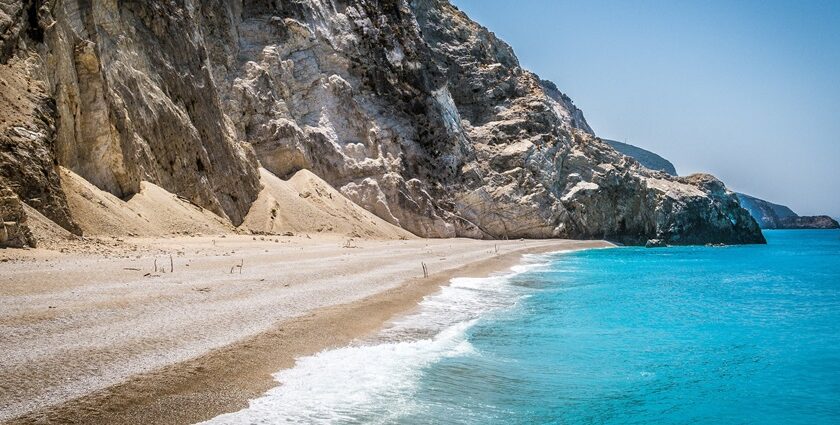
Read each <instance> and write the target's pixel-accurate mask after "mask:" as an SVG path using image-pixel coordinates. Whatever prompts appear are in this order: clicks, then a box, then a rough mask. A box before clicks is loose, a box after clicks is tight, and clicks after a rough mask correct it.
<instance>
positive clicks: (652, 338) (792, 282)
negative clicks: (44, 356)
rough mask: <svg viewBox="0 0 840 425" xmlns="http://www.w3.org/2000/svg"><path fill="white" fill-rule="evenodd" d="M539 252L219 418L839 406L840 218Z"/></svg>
mask: <svg viewBox="0 0 840 425" xmlns="http://www.w3.org/2000/svg"><path fill="white" fill-rule="evenodd" d="M765 235H766V237H767V240H768V244H767V245H746V246H726V247H702V246H693V247H669V248H658V249H645V248H639V247H620V248H613V249H590V250H583V251H575V252H559V253H552V254H545V255H528V256H525V257H524V258H523V262H522V264H520V265H518V266H516V267H514V268H513V269H512V270H511V271H510V272H507V273H504V274H498V275H494V276H491V277H487V278H458V279H454V280H453V281H452V282H451V284H450V285H449V286H446V287H443V288H442V289H441V291H440V292H438V293H436V294H434V295H431V296H429V297H427V298H426V299H425V300H424V301H423V302H422V303H421V304H420V306H419V308H418V310H417V311H416V312H415V313H412V314H410V315H408V316H406V317H403V318H401V319H399V320H398V321H395V322H393V323H392V324H390V325H389V326H388V327H387V328H385V329H384V330H383V331H381V332H380V333H379V334H377V335H376V336H374V337H370V338H367V339H365V340H362V341H358V342H356V343H354V344H353V345H351V346H349V347H344V348H339V349H335V350H327V351H323V352H321V353H319V354H317V355H314V356H310V357H304V358H301V359H299V360H298V361H297V364H296V365H295V367H293V368H291V369H288V370H283V371H280V372H278V373H277V374H276V375H275V378H276V380H277V381H278V386H277V387H276V388H274V389H272V390H271V391H269V392H268V393H267V394H265V395H264V396H262V397H260V398H258V399H255V400H252V401H251V402H250V406H249V408H247V409H244V410H242V411H239V412H235V413H230V414H226V415H222V416H219V417H217V418H215V419H213V420H210V421H208V422H206V423H208V424H246V423H247V424H252V423H280V422H284V423H285V422H288V423H463V424H487V423H499V424H502V423H568V424H583V423H615V424H628V423H744V424H748V423H757V424H758V423H760V424H783V423H784V424H790V423H802V424H829V423H837V422H838V421H840V405H838V403H837V400H838V399H840V336H838V333H837V332H836V326H837V323H840V231H836V230H791V231H784V230H777V231H765Z"/></svg>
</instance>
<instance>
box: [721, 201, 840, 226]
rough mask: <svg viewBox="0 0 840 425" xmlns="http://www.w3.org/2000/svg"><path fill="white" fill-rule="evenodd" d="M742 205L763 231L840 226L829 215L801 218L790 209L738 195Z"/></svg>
mask: <svg viewBox="0 0 840 425" xmlns="http://www.w3.org/2000/svg"><path fill="white" fill-rule="evenodd" d="M737 195H738V198H739V199H740V200H741V205H743V207H744V208H745V209H746V210H747V211H749V212H750V214H751V215H752V216H753V218H755V220H756V222H758V224H759V226H761V228H762V229H838V228H840V224H838V223H837V221H836V220H834V219H833V218H831V217H829V216H827V215H817V216H800V215H798V214H796V213H795V212H793V210H791V209H790V208H788V207H786V206H784V205H779V204H774V203H772V202H767V201H765V200H763V199H758V198H755V197H753V196H749V195H745V194H743V193H738V194H737Z"/></svg>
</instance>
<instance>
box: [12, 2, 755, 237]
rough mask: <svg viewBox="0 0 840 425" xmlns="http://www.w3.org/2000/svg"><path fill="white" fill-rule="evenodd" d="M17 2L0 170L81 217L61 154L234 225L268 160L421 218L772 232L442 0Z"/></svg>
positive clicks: (502, 228) (605, 231)
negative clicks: (590, 118)
mask: <svg viewBox="0 0 840 425" xmlns="http://www.w3.org/2000/svg"><path fill="white" fill-rule="evenodd" d="M0 11H2V12H0V43H2V44H0V52H2V53H0V54H1V55H2V56H0V59H1V60H0V61H2V63H3V65H2V66H3V68H2V74H0V77H2V81H3V82H4V84H7V85H11V86H14V87H15V90H17V91H16V92H11V93H12V94H11V95H10V96H5V97H3V98H2V101H0V104H2V107H3V108H4V111H5V110H6V109H9V110H12V111H13V113H12V114H9V115H4V117H3V120H4V121H3V123H2V128H0V130H2V133H0V138H2V140H0V155H3V167H2V168H0V170H2V173H1V174H0V185H5V186H8V187H9V188H11V189H12V190H13V191H14V192H15V193H17V194H18V196H20V198H21V199H22V200H23V201H24V202H26V203H29V204H30V205H32V206H33V207H35V208H37V209H38V210H39V211H41V212H43V213H44V214H45V215H46V216H47V217H49V218H50V219H52V220H54V221H56V222H57V223H59V224H61V225H62V226H64V227H65V228H68V229H73V228H74V225H73V223H72V220H70V219H69V218H68V217H69V216H68V214H67V203H66V200H65V199H64V196H63V194H62V193H61V190H60V185H59V184H58V181H59V180H58V179H59V178H58V174H57V173H56V171H55V167H56V166H58V165H61V166H65V167H67V168H69V169H71V170H73V171H74V172H75V173H76V174H78V175H80V176H82V177H83V178H85V179H86V180H88V181H89V182H91V183H93V184H94V185H96V186H98V187H99V188H101V189H103V190H107V191H109V192H111V193H113V194H115V195H117V196H119V197H123V198H128V197H131V196H132V195H133V194H135V193H137V192H138V190H139V185H140V182H141V181H149V182H153V183H155V184H156V185H158V186H160V187H162V188H164V189H167V190H169V191H171V192H174V193H177V194H179V195H181V196H184V197H186V198H188V199H189V200H190V201H192V202H194V203H196V204H198V205H201V206H203V207H205V208H208V209H210V210H212V211H214V212H216V213H217V214H219V215H221V216H223V217H225V218H227V219H229V220H230V221H231V222H232V223H233V224H236V225H238V224H239V223H240V222H241V221H242V219H243V217H244V215H245V213H246V212H247V211H248V208H249V206H250V205H251V203H252V202H253V201H254V199H255V198H256V196H257V194H258V192H259V190H260V187H259V174H258V172H257V169H258V167H259V166H260V165H261V166H263V167H265V168H266V169H268V170H269V171H271V172H272V173H274V174H276V175H278V176H281V177H282V176H289V175H291V174H293V173H295V172H296V171H298V170H301V169H307V170H310V171H312V172H314V173H315V174H317V175H318V176H321V177H322V178H323V179H324V180H326V181H327V182H329V183H330V184H331V185H333V186H334V187H336V188H337V189H339V190H340V191H341V192H342V193H343V194H344V195H346V196H348V197H349V198H350V199H352V200H354V201H355V202H356V203H358V204H359V205H361V206H363V207H364V208H366V209H368V210H370V211H371V212H373V213H374V214H376V215H378V216H379V217H381V218H383V219H384V220H386V221H388V222H391V223H393V224H397V225H399V226H401V227H403V228H405V229H408V230H409V231H411V232H413V233H415V234H418V235H421V236H429V237H450V236H467V237H481V238H490V237H492V238H515V237H575V238H602V237H607V238H611V239H616V240H619V241H624V242H630V243H644V242H645V241H646V240H647V239H651V238H658V239H663V240H666V241H668V242H669V243H705V242H725V243H755V242H763V237H762V236H761V233H760V231H759V230H758V227H757V225H756V224H755V222H754V221H753V220H752V218H750V216H749V215H748V214H747V213H746V211H744V210H743V209H741V208H740V207H739V205H738V201H737V199H736V198H735V196H734V195H733V194H732V193H730V192H728V191H727V190H726V189H725V187H724V186H723V184H722V183H720V182H719V181H717V180H716V179H714V178H713V177H711V176H704V175H698V176H691V177H686V178H677V177H672V176H668V175H666V174H665V173H659V172H655V171H651V170H648V169H645V168H643V167H640V166H639V165H638V163H636V162H635V161H633V160H630V159H628V158H627V157H625V156H623V155H621V154H619V153H617V152H616V151H615V150H614V149H612V148H611V147H609V146H608V145H606V144H604V143H603V142H602V141H600V140H599V139H597V138H595V137H594V136H593V135H592V130H591V129H590V128H589V126H588V125H587V124H586V120H585V119H584V117H583V114H582V112H581V111H580V110H579V109H577V108H576V107H575V106H574V104H573V103H572V102H571V100H570V99H569V98H568V96H565V95H564V94H562V93H561V92H560V91H559V90H558V89H557V87H556V86H555V85H554V84H552V83H550V82H547V81H544V80H541V79H540V78H539V77H538V76H536V75H535V74H533V73H531V72H528V71H527V70H524V69H522V68H521V67H520V66H519V63H518V60H517V58H516V56H515V55H514V54H513V50H512V49H511V48H510V47H509V46H508V45H507V44H505V43H504V42H502V41H501V40H499V39H498V38H496V37H495V36H494V35H493V34H492V33H491V32H489V31H488V30H487V29H485V28H483V27H481V26H480V25H478V24H476V23H475V22H473V21H471V20H470V19H469V18H468V17H467V16H466V15H464V14H463V13H461V12H460V11H458V10H457V9H456V8H455V7H453V6H452V5H450V4H449V3H447V2H446V1H443V0H412V1H405V0H402V1H391V0H389V1H386V0H381V1H376V0H353V1H334V0H323V1H314V0H310V1H304V0H297V1H269V0H260V1H237V0H207V1H201V2H193V1H190V0H150V1H143V2H118V1H113V0H104V1H95V2H91V1H85V0H26V1H21V0H17V1H15V0H2V1H0ZM4 93H6V91H5V90H4ZM16 93H19V94H16ZM18 97H19V98H18Z"/></svg>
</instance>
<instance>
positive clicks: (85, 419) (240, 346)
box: [8, 240, 611, 424]
mask: <svg viewBox="0 0 840 425" xmlns="http://www.w3.org/2000/svg"><path fill="white" fill-rule="evenodd" d="M529 242H530V241H529ZM534 242H538V243H537V244H534V246H507V247H506V249H505V251H506V252H504V253H500V254H496V255H490V256H488V257H485V258H480V259H477V260H474V261H465V262H464V263H463V264H461V265H460V266H457V267H454V268H450V269H447V270H444V271H440V272H437V273H432V274H430V276H429V277H428V278H422V277H412V278H408V279H403V280H402V281H400V282H399V283H398V284H397V285H396V286H393V287H391V288H388V289H384V290H381V291H377V292H375V293H373V294H372V295H369V296H366V297H364V298H361V299H358V300H355V301H352V302H349V303H339V304H332V305H326V306H322V307H318V308H314V309H311V310H309V311H308V312H306V313H305V314H303V315H302V316H298V317H294V318H289V319H286V320H282V321H279V322H276V323H275V324H274V325H273V326H272V327H271V328H270V329H268V330H265V331H262V332H260V333H257V334H256V335H253V336H249V337H246V338H244V339H240V340H238V341H236V342H233V343H232V344H228V345H225V346H223V347H221V348H218V349H214V350H212V351H210V352H208V353H205V354H202V355H200V356H198V357H195V358H192V359H190V360H187V361H182V362H177V363H174V364H171V365H167V366H165V367H162V368H159V369H156V370H154V371H151V372H146V373H141V374H137V375H132V376H131V377H129V378H128V379H127V380H124V381H123V382H121V383H119V384H116V385H113V386H109V387H107V388H105V389H102V390H98V391H95V392H92V393H89V394H87V395H83V396H81V397H79V398H75V399H73V400H70V401H67V402H64V403H61V404H57V405H55V406H52V407H47V408H44V409H40V410H37V411H33V412H29V413H27V414H24V415H23V416H18V417H17V418H13V419H11V420H9V421H8V423H13V424H23V423H36V422H42V421H55V422H61V423H85V424H98V423H101V424H106V423H107V424H129V423H157V424H186V423H195V422H200V421H203V420H207V419H211V418H213V417H215V416H218V415H220V414H223V413H229V412H233V411H237V410H241V409H243V408H245V407H247V406H248V401H249V400H251V399H254V398H256V397H259V396H260V395H262V394H263V393H265V392H266V391H267V390H269V389H271V388H273V387H275V386H277V382H276V381H275V380H274V379H273V377H272V375H273V374H274V373H276V372H278V371H280V370H282V369H286V368H289V367H292V366H294V364H295V360H296V359H297V358H299V357H303V356H307V355H312V354H315V353H317V352H320V351H322V350H325V349H331V348H338V347H342V346H345V345H347V344H349V343H351V342H352V341H353V340H355V339H357V338H360V337H362V336H365V335H369V334H371V333H374V332H376V331H378V330H380V329H381V328H382V327H383V326H384V325H385V324H387V323H388V322H389V321H390V320H393V319H394V318H395V317H398V316H401V315H404V314H407V313H409V312H410V311H412V310H413V309H414V308H416V306H417V304H418V303H419V302H420V301H421V300H422V299H423V298H424V297H425V296H427V295H430V294H432V293H434V292H436V291H438V290H439V288H440V287H441V286H443V285H446V284H447V283H448V282H449V281H450V280H451V279H452V278H454V277H459V276H470V277H484V276H487V275H490V274H492V273H495V272H500V271H504V270H507V269H509V268H510V267H512V266H514V265H516V264H518V263H519V262H520V260H521V257H522V255H524V254H532V253H546V252H555V251H562V250H578V249H587V248H594V247H606V246H611V244H609V243H606V242H602V241H568V240H555V241H534ZM214 243H215V242H214ZM427 246H428V245H427ZM490 246H492V245H490ZM482 249H486V248H485V247H482Z"/></svg>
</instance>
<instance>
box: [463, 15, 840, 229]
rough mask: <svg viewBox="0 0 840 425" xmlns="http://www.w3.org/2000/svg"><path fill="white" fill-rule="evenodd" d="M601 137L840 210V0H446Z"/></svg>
mask: <svg viewBox="0 0 840 425" xmlns="http://www.w3.org/2000/svg"><path fill="white" fill-rule="evenodd" d="M452 1H453V3H454V4H455V5H457V6H458V7H459V8H460V9H461V10H463V11H465V12H466V13H467V14H468V15H469V16H470V17H472V18H473V19H474V20H476V21H478V22H479V23H481V24H482V25H484V26H486V27H488V28H489V29H490V30H491V31H493V32H495V33H496V35H498V36H499V37H501V38H502V39H504V40H505V41H507V42H508V43H509V44H510V45H511V46H513V49H514V51H515V52H516V54H517V56H518V57H519V59H520V62H521V64H522V65H523V66H524V67H525V68H528V69H530V70H532V71H534V72H536V73H537V74H539V75H540V76H541V77H542V78H546V79H549V80H552V81H554V82H555V83H556V84H557V86H558V87H559V88H560V89H561V90H563V91H564V92H566V93H567V94H568V95H569V96H571V98H572V99H573V100H574V101H575V103H576V104H577V105H578V106H579V107H580V108H581V109H583V111H584V114H585V115H586V118H587V120H588V121H589V124H590V125H591V126H592V128H593V129H594V130H595V132H596V134H598V135H599V136H601V137H604V138H612V139H617V140H622V141H624V140H626V141H628V142H629V143H632V144H635V145H638V146H640V147H643V148H646V149H650V150H652V151H654V152H657V153H659V154H660V155H662V156H664V157H666V158H668V159H670V160H671V161H672V162H673V163H674V165H676V167H677V171H679V172H680V174H690V173H693V172H699V171H703V172H710V173H712V174H714V175H716V176H718V177H719V178H721V179H722V180H723V181H724V182H725V183H726V184H727V185H728V186H729V187H730V188H732V189H734V190H738V191H742V192H746V193H749V194H752V195H755V196H757V197H760V198H763V199H766V200H768V201H772V202H777V203H782V204H786V205H788V206H790V207H791V208H792V209H793V210H794V211H796V212H798V213H799V214H803V215H807V214H830V215H832V216H835V217H838V216H840V188H838V186H840V0H832V1H788V2H782V1H747V0H738V1H699V0H698V1H694V2H688V1H679V0H677V1H664V0H663V1H618V0H616V1H567V0H520V1H510V0H452Z"/></svg>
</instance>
